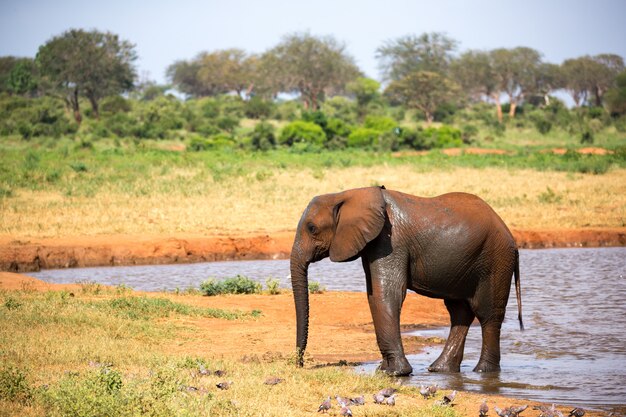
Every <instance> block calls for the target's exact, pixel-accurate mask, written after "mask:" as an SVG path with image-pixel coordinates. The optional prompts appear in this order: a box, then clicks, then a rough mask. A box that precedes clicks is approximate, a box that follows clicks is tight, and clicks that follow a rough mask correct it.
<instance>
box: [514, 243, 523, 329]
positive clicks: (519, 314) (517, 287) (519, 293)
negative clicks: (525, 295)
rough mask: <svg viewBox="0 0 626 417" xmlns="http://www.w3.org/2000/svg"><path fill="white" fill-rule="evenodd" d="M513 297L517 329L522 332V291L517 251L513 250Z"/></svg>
mask: <svg viewBox="0 0 626 417" xmlns="http://www.w3.org/2000/svg"><path fill="white" fill-rule="evenodd" d="M513 274H514V276H515V295H516V296H517V318H518V320H519V329H520V330H522V331H523V330H524V322H523V321H522V289H521V287H520V277H519V250H517V248H516V249H515V271H514V272H513Z"/></svg>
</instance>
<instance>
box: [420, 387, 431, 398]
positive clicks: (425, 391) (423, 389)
mask: <svg viewBox="0 0 626 417" xmlns="http://www.w3.org/2000/svg"><path fill="white" fill-rule="evenodd" d="M420 394H421V395H422V397H424V399H425V400H427V399H428V397H430V390H429V389H428V387H425V386H424V385H420Z"/></svg>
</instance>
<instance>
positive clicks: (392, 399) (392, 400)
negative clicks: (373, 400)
mask: <svg viewBox="0 0 626 417" xmlns="http://www.w3.org/2000/svg"><path fill="white" fill-rule="evenodd" d="M385 403H386V404H387V405H390V406H394V405H396V394H392V395H391V396H390V397H388V398H387V400H386V401H385Z"/></svg>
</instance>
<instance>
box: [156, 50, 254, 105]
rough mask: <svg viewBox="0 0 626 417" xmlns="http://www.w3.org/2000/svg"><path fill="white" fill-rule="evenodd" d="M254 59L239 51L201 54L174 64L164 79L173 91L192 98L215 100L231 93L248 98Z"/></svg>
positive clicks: (251, 83) (251, 84) (217, 51)
mask: <svg viewBox="0 0 626 417" xmlns="http://www.w3.org/2000/svg"><path fill="white" fill-rule="evenodd" d="M255 65H256V58H255V57H254V56H248V55H247V54H246V53H245V52H244V51H243V50H241V49H223V50H216V51H213V52H202V53H200V54H198V55H197V56H196V57H195V58H194V59H192V60H191V61H184V60H183V61H177V62H175V63H173V64H172V65H170V66H169V67H168V69H167V72H166V75H167V77H168V78H169V80H170V82H171V83H172V84H173V85H175V86H176V88H177V89H178V90H179V91H181V92H183V93H185V94H189V95H191V96H194V97H204V96H214V95H218V94H225V93H229V92H231V91H234V92H236V93H237V94H238V95H239V96H241V95H242V94H243V93H244V92H245V93H246V94H248V95H249V94H250V92H251V90H252V87H253V85H254V80H253V78H254V68H255Z"/></svg>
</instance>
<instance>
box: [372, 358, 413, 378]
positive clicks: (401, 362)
mask: <svg viewBox="0 0 626 417" xmlns="http://www.w3.org/2000/svg"><path fill="white" fill-rule="evenodd" d="M378 370H379V371H382V372H384V373H386V374H387V375H390V376H406V375H410V374H411V372H413V368H412V367H411V365H410V364H409V361H408V360H407V359H406V357H405V356H404V355H403V356H401V357H395V358H390V359H385V358H383V361H382V362H381V364H380V366H379V367H378Z"/></svg>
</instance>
